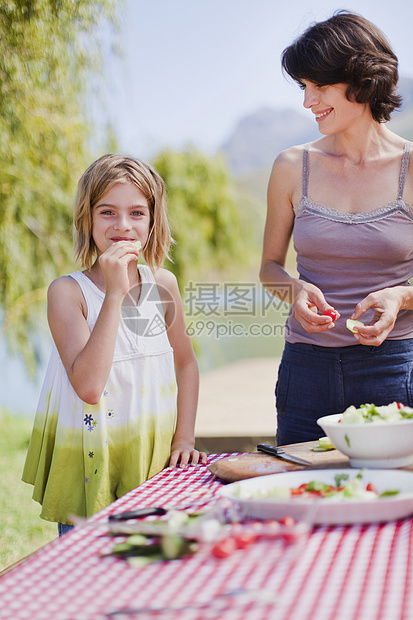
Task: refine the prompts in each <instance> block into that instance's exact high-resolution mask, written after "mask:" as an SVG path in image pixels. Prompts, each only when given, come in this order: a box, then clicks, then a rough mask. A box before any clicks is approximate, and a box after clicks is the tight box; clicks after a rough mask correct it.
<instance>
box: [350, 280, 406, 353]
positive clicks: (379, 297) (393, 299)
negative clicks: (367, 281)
mask: <svg viewBox="0 0 413 620" xmlns="http://www.w3.org/2000/svg"><path fill="white" fill-rule="evenodd" d="M404 289H406V287H403V286H395V287H393V288H385V289H382V290H381V291H376V292H374V293H370V294H369V295H367V297H365V298H364V299H363V300H362V301H361V302H360V303H358V304H357V306H356V307H355V309H354V312H353V314H352V315H351V318H352V319H359V318H360V317H361V316H362V315H363V314H364V313H365V312H366V311H367V310H368V309H369V308H373V309H374V316H373V318H372V320H371V321H370V323H369V324H368V325H365V326H364V327H362V326H357V327H356V328H355V329H356V330H357V332H356V333H355V334H354V337H355V338H357V340H358V341H359V342H360V344H365V345H371V346H379V345H380V344H382V342H384V340H385V339H386V338H387V336H388V335H389V333H390V332H391V330H392V329H393V327H394V324H395V322H396V318H397V315H398V313H399V310H400V309H401V308H402V303H403V298H404V295H405V290H404Z"/></svg>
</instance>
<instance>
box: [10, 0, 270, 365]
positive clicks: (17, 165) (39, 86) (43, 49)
mask: <svg viewBox="0 0 413 620" xmlns="http://www.w3.org/2000/svg"><path fill="white" fill-rule="evenodd" d="M121 6H122V0H65V1H61V0H5V1H2V2H0V157H1V166H0V265H1V270H0V308H1V313H2V314H1V315H0V316H2V317H3V325H2V328H3V334H4V335H5V337H6V340H7V343H8V346H9V349H10V351H11V352H12V353H13V354H15V353H17V354H19V355H22V356H23V358H24V360H25V362H26V365H27V367H28V370H29V371H30V372H32V373H33V372H34V371H35V369H36V366H37V363H38V361H39V355H40V349H39V347H38V346H37V343H38V342H39V341H38V338H37V335H38V333H39V329H40V326H43V328H44V327H45V325H46V323H45V316H46V312H45V306H44V303H45V298H46V291H47V286H48V284H49V283H50V282H51V281H52V280H53V279H54V278H55V277H58V276H60V275H63V274H65V273H68V272H69V271H70V270H73V268H74V264H73V252H72V209H73V201H74V196H75V191H76V184H77V180H78V179H79V177H80V175H81V174H82V172H83V170H84V169H85V168H86V167H87V166H88V165H89V163H90V162H91V161H92V160H93V159H95V158H96V157H98V156H100V155H101V154H102V152H101V151H99V152H97V150H98V148H97V147H96V145H95V147H93V146H92V145H93V144H94V139H95V137H94V135H93V123H92V122H91V120H90V119H89V118H88V116H87V105H86V99H87V97H88V96H90V84H93V82H94V81H95V80H96V75H98V74H99V71H101V69H102V55H101V51H102V50H101V42H100V41H99V36H98V34H99V27H100V26H101V25H102V24H104V28H105V29H106V31H107V28H108V25H109V26H110V27H111V28H112V30H111V32H112V33H115V35H116V20H117V11H118V10H119V8H120V7H121ZM109 150H110V151H115V150H117V149H116V136H115V135H114V134H113V131H112V130H111V128H110V127H109V128H108V130H107V136H106V147H105V149H104V151H105V152H106V151H109ZM134 154H135V153H134ZM135 155H136V156H138V157H139V153H136V154H135ZM151 163H152V164H153V165H154V166H155V168H157V170H158V171H159V173H160V174H161V175H162V176H163V178H164V179H165V182H166V186H167V192H168V206H169V215H170V220H171V224H172V228H173V236H174V239H175V241H176V244H175V245H174V247H173V250H172V253H171V257H172V262H168V263H167V264H166V267H167V268H169V269H171V271H173V272H174V273H175V275H176V276H177V278H178V282H179V284H180V286H181V288H182V287H183V286H184V285H185V282H186V281H187V280H194V279H196V278H198V279H199V278H213V277H216V276H217V274H218V273H222V271H223V270H225V272H226V274H228V273H233V274H237V272H238V273H240V270H241V269H245V267H246V266H247V265H248V262H249V261H250V262H252V259H251V252H252V251H253V250H251V251H250V254H249V253H248V251H247V248H253V246H254V243H252V242H253V241H254V239H253V234H254V233H253V228H251V225H250V224H249V225H246V224H245V221H246V219H247V220H250V217H248V215H249V216H251V214H253V210H252V209H253V207H252V203H251V202H250V201H249V200H248V199H247V198H245V197H244V195H243V194H242V192H241V193H237V189H236V188H235V183H233V182H232V181H231V180H230V176H229V173H228V169H227V166H226V163H225V161H224V159H223V158H222V156H219V155H217V156H213V157H208V156H206V155H204V154H203V153H201V152H199V151H198V150H196V149H195V148H192V147H190V146H188V147H187V148H186V149H184V150H183V151H182V152H178V153H177V152H173V151H170V150H165V151H163V152H161V153H159V154H158V155H157V156H156V157H155V158H154V160H153V161H152V162H151ZM245 216H247V218H246V219H245ZM260 224H261V222H260ZM256 246H257V247H258V244H256ZM248 256H250V258H249V259H248ZM256 260H257V256H255V257H254V264H255V265H256V264H257V263H256Z"/></svg>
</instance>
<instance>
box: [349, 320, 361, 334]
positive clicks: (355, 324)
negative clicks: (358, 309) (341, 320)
mask: <svg viewBox="0 0 413 620" xmlns="http://www.w3.org/2000/svg"><path fill="white" fill-rule="evenodd" d="M346 327H347V329H349V330H350V331H351V332H352V333H353V334H356V333H357V330H356V329H354V328H355V327H364V323H363V322H362V321H356V320H354V319H347V321H346Z"/></svg>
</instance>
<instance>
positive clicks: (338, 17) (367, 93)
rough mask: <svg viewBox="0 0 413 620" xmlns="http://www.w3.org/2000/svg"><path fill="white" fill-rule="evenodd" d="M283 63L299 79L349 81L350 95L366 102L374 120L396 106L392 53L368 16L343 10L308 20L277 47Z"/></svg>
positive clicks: (387, 116)
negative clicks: (294, 35)
mask: <svg viewBox="0 0 413 620" xmlns="http://www.w3.org/2000/svg"><path fill="white" fill-rule="evenodd" d="M281 62H282V68H283V70H284V71H285V72H286V73H287V74H288V75H289V76H290V77H292V78H293V80H295V81H296V82H298V83H299V84H302V82H303V81H304V80H306V81H308V82H313V83H314V84H317V85H318V86H326V85H330V84H339V83H341V84H348V88H347V92H346V96H347V99H349V101H356V102H357V103H368V104H369V105H370V109H371V113H372V115H373V118H374V120H375V121H377V122H379V123H382V122H384V121H388V120H390V115H391V113H392V112H393V110H394V109H395V108H399V107H400V106H401V101H402V100H401V97H400V96H399V95H398V94H397V91H396V89H397V82H398V79H399V74H398V69H397V65H398V63H397V56H396V55H395V53H394V52H393V50H392V48H391V46H390V44H389V42H388V41H387V39H386V37H385V36H384V34H383V33H382V32H381V30H379V28H377V26H375V25H374V24H372V23H371V22H370V21H368V20H367V19H365V18H364V17H361V15H357V14H355V13H349V12H347V11H339V12H337V13H335V14H334V15H333V16H332V17H330V19H327V20H326V21H323V22H319V23H316V24H314V25H312V26H309V28H307V30H306V31H305V32H304V33H303V34H302V35H301V36H300V37H299V38H298V39H297V40H296V41H294V43H292V45H290V46H289V47H287V48H286V49H285V50H284V51H283V53H282V58H281Z"/></svg>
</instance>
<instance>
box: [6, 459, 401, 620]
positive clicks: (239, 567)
mask: <svg viewBox="0 0 413 620" xmlns="http://www.w3.org/2000/svg"><path fill="white" fill-rule="evenodd" d="M221 456H223V455H215V456H211V457H210V458H209V463H210V462H211V461H213V460H215V459H216V458H220V457H221ZM220 486H221V483H220V482H219V481H218V480H217V479H216V478H215V476H213V475H212V474H211V473H210V472H209V471H208V470H207V468H206V467H205V466H202V465H199V466H196V467H193V468H189V469H187V470H178V469H165V470H164V471H162V472H161V473H159V474H158V475H156V476H154V478H152V479H151V480H148V481H147V482H145V483H144V484H143V485H141V486H140V487H138V488H137V489H135V490H133V491H131V492H130V493H128V494H127V495H125V496H124V497H123V498H121V499H120V500H118V501H117V502H115V503H114V504H112V505H111V506H109V507H108V508H106V509H105V510H104V511H102V512H100V513H99V514H98V515H95V516H94V517H93V519H92V521H94V522H102V521H106V519H107V517H108V515H109V514H111V513H113V512H122V511H126V510H131V509H134V508H136V507H138V506H139V507H145V506H156V505H162V506H165V505H169V506H173V505H183V504H185V503H186V502H188V501H190V502H191V503H193V502H194V500H196V499H198V498H199V503H200V504H201V503H204V504H205V505H207V504H213V503H214V502H215V501H216V497H217V496H216V493H217V491H218V489H219V488H220ZM104 532H105V529H93V528H91V527H87V526H85V527H79V528H76V529H75V530H74V531H73V532H71V533H69V534H67V535H66V536H64V537H63V538H61V539H60V540H56V541H54V542H53V543H51V544H50V545H48V546H46V547H44V548H43V549H41V550H40V551H39V552H37V553H36V554H35V555H33V556H31V557H30V558H28V559H27V560H26V561H24V562H23V563H22V564H20V565H19V566H17V567H15V568H14V569H12V570H11V571H9V572H8V573H6V574H5V575H3V577H1V578H0V619H1V620H6V619H7V620H106V619H113V618H114V619H115V620H133V619H139V620H142V619H143V620H144V619H148V620H151V619H154V618H160V619H161V620H165V619H167V620H175V619H177V620H178V619H179V620H207V619H208V620H219V619H221V618H222V619H225V620H272V619H274V620H275V619H276V620H313V619H317V620H402V619H403V620H408V619H411V618H412V619H413V587H412V586H413V584H412V579H413V527H412V519H404V520H401V521H392V522H388V523H385V524H372V525H367V526H366V525H364V526H363V525H353V526H319V527H316V528H314V530H313V531H312V532H311V534H310V536H309V538H308V539H307V540H306V541H305V542H304V543H303V544H301V545H300V544H299V545H296V544H288V543H286V542H285V541H283V540H282V539H273V540H270V539H259V540H258V541H257V542H255V543H253V544H252V545H250V546H248V547H246V548H245V549H238V550H237V551H236V552H235V553H234V554H233V555H231V556H230V557H228V558H226V559H221V560H220V559H217V558H215V557H214V556H212V555H211V553H210V549H209V548H208V546H205V547H204V548H203V549H201V551H199V552H198V553H196V554H195V555H193V556H190V557H187V558H183V559H180V560H174V561H170V562H166V561H165V562H155V563H153V564H150V565H148V566H145V567H141V568H131V567H130V566H129V565H128V564H127V563H126V562H125V561H123V560H121V559H118V558H114V557H101V555H102V554H103V553H108V552H109V551H111V549H112V547H113V539H111V538H109V537H107V536H105V535H104ZM161 609H163V610H164V611H160V610H161ZM120 610H129V613H128V614H126V613H117V614H115V613H114V612H116V611H120ZM133 610H136V611H135V612H133ZM157 610H158V611H157Z"/></svg>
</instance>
